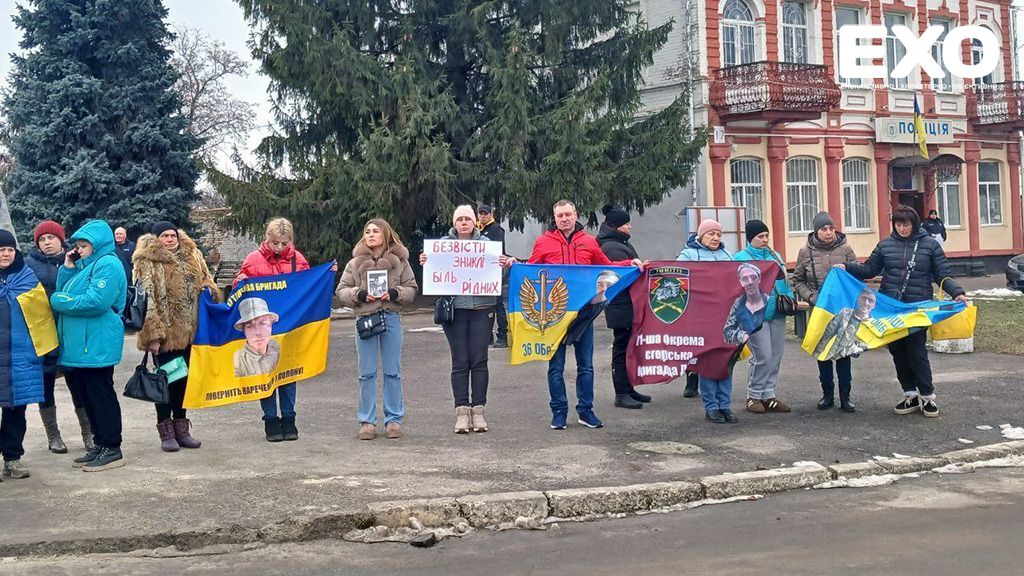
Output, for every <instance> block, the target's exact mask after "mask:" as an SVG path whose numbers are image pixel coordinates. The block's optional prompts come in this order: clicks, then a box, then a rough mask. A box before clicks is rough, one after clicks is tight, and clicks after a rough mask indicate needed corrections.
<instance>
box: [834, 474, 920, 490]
mask: <svg viewBox="0 0 1024 576" xmlns="http://www.w3.org/2000/svg"><path fill="white" fill-rule="evenodd" d="M902 477H903V476H902V475H900V474H878V475H876V476H861V477H860V478H846V477H845V476H844V477H840V478H837V479H836V480H830V481H828V482H823V483H821V484H816V485H815V486H814V489H815V490H827V489H829V488H872V487H875V486H885V485H887V484H892V483H893V482H896V481H897V480H899V479H900V478H902Z"/></svg>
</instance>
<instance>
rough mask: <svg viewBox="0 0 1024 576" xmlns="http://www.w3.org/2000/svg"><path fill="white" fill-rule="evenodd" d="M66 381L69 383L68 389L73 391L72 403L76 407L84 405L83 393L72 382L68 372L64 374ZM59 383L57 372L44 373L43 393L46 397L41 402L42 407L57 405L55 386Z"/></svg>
mask: <svg viewBox="0 0 1024 576" xmlns="http://www.w3.org/2000/svg"><path fill="white" fill-rule="evenodd" d="M64 382H66V383H67V385H68V390H69V391H71V403H72V404H74V405H75V409H76V410H77V409H79V408H81V407H82V395H81V391H80V390H78V388H77V387H76V386H75V385H74V384H73V383H72V381H71V378H70V377H68V373H65V374H64ZM56 385H57V373H56V372H51V373H49V374H47V373H43V395H44V396H45V399H44V400H43V402H42V403H41V404H39V407H40V408H53V407H54V406H56V405H57V401H56V399H55V398H54V395H53V393H54V388H56Z"/></svg>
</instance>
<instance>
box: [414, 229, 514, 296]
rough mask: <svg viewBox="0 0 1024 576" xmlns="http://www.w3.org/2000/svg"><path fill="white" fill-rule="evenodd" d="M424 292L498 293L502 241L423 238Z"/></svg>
mask: <svg viewBox="0 0 1024 576" xmlns="http://www.w3.org/2000/svg"><path fill="white" fill-rule="evenodd" d="M423 253H424V254H426V255H427V262H426V264H424V265H423V294H424V295H425V296H501V262H500V261H499V260H500V258H501V242H491V241H489V240H454V239H442V240H424V241H423Z"/></svg>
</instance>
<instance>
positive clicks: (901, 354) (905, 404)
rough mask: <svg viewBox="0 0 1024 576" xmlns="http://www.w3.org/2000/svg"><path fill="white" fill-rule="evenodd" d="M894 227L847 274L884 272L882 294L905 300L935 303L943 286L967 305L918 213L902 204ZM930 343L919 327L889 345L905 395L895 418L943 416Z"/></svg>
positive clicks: (894, 217) (866, 275) (870, 275)
mask: <svg viewBox="0 0 1024 576" xmlns="http://www.w3.org/2000/svg"><path fill="white" fill-rule="evenodd" d="M892 224H893V232H892V234H891V235H890V236H889V237H888V238H886V239H884V240H882V241H881V242H879V243H878V245H877V246H875V249H874V250H873V251H872V252H871V256H868V259H867V260H866V261H865V262H864V263H863V264H855V263H849V264H846V265H845V268H846V270H847V271H848V272H849V273H850V274H852V275H854V276H856V277H857V278H860V279H861V280H866V279H868V278H873V277H875V276H878V275H879V274H881V275H882V286H881V288H880V289H879V291H880V292H881V293H882V294H885V295H886V296H890V297H892V298H895V299H897V300H900V301H902V302H918V301H921V300H931V299H932V282H934V283H936V284H940V285H941V286H942V287H943V288H944V289H945V290H946V292H947V293H948V294H949V295H950V296H952V297H953V298H955V299H956V300H958V301H961V302H964V301H966V300H967V297H966V296H964V289H963V288H961V287H960V285H959V284H957V283H956V282H954V281H953V280H951V279H950V271H949V266H948V265H947V264H946V254H945V252H943V251H942V246H941V245H939V243H938V242H936V241H935V239H934V238H932V237H931V236H930V235H929V234H928V233H927V232H926V231H925V230H924V229H923V228H921V219H920V217H919V216H918V215H917V212H915V211H914V209H913V208H910V207H907V206H900V207H899V208H897V209H896V210H895V211H893V213H892ZM839 267H843V265H842V264H840V265H839ZM943 280H945V283H943V282H942V281H943ZM927 339H928V332H927V331H926V330H924V329H919V330H917V331H916V332H911V334H910V335H909V336H907V337H906V338H902V339H900V340H897V341H895V342H892V343H891V344H889V353H890V354H892V361H893V364H895V365H896V378H897V379H898V380H899V382H900V386H901V387H902V388H903V396H904V397H903V401H902V402H900V403H899V404H897V405H896V407H895V408H893V411H894V412H895V413H897V414H912V413H914V412H918V411H920V412H921V413H923V414H924V415H925V416H929V417H935V416H938V415H939V408H938V406H936V405H935V387H934V386H933V385H932V367H931V364H929V363H928V350H927V349H926V348H925V341H926V340H927Z"/></svg>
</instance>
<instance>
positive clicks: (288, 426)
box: [281, 416, 299, 440]
mask: <svg viewBox="0 0 1024 576" xmlns="http://www.w3.org/2000/svg"><path fill="white" fill-rule="evenodd" d="M281 432H283V433H284V439H285V440H298V439H299V429H298V428H296V427H295V416H283V417H282V418H281Z"/></svg>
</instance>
